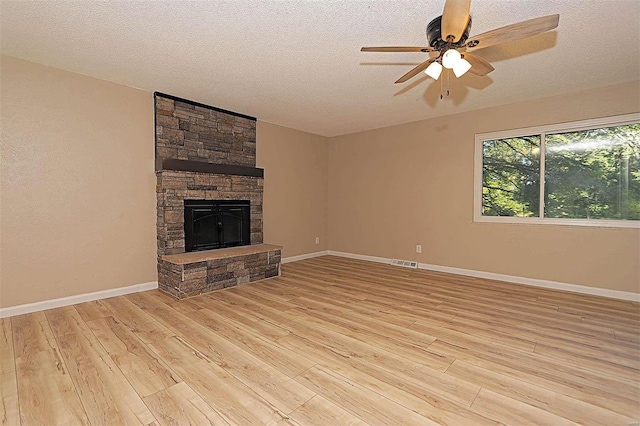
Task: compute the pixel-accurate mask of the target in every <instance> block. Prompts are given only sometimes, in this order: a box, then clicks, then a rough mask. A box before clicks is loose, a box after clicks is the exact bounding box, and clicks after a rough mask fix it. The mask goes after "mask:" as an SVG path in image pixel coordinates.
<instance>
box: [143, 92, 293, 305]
mask: <svg viewBox="0 0 640 426" xmlns="http://www.w3.org/2000/svg"><path fill="white" fill-rule="evenodd" d="M154 97H155V119H156V175H157V180H158V182H157V187H156V194H157V200H158V203H157V213H158V214H157V237H158V253H157V255H158V287H159V288H160V289H161V290H162V291H165V292H167V293H170V294H172V295H174V296H176V297H178V298H183V297H189V296H194V295H196V294H200V293H203V292H207V291H211V290H216V289H220V288H224V287H229V286H232V285H237V284H240V283H244V282H249V281H255V280H258V279H263V278H268V277H271V276H276V275H279V273H280V257H281V247H279V246H270V245H265V244H263V233H262V195H263V183H264V179H263V175H264V172H263V170H262V169H259V168H256V167H255V166H256V119H255V118H252V117H248V116H245V115H242V114H237V113H233V112H230V111H224V110H221V109H218V108H214V107H210V106H207V105H202V104H198V103H195V102H191V101H187V100H185V99H180V98H176V97H173V96H170V95H165V94H161V93H155V94H154ZM196 200H197V201H201V202H205V203H206V202H207V201H212V202H213V201H216V202H219V203H221V204H224V203H225V201H227V202H228V201H231V200H233V201H236V202H238V201H241V202H248V204H249V209H248V210H249V223H248V224H246V225H245V226H246V228H245V232H248V233H249V242H250V246H249V247H237V248H219V249H217V250H212V251H201V252H197V253H186V249H185V247H186V244H185V202H186V204H187V206H188V205H189V204H190V203H192V202H193V201H196ZM187 211H188V209H187ZM190 220H191V219H190Z"/></svg>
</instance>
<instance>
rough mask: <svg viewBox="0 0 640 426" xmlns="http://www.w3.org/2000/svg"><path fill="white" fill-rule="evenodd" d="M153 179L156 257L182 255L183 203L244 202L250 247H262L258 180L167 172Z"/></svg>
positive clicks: (255, 178) (260, 202) (259, 183)
mask: <svg viewBox="0 0 640 426" xmlns="http://www.w3.org/2000/svg"><path fill="white" fill-rule="evenodd" d="M156 175H157V178H158V184H157V186H156V196H157V200H158V207H157V211H158V215H157V222H156V224H157V231H158V232H157V235H158V256H162V255H165V254H178V253H184V252H185V251H184V200H248V201H249V202H250V205H251V208H250V217H251V244H261V243H262V189H263V188H262V185H263V179H262V178H257V177H251V176H233V175H218V174H210V173H195V172H182V171H167V170H165V171H160V172H157V173H156Z"/></svg>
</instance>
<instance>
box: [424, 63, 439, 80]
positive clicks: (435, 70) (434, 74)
mask: <svg viewBox="0 0 640 426" xmlns="http://www.w3.org/2000/svg"><path fill="white" fill-rule="evenodd" d="M441 72H442V65H440V64H439V63H437V62H432V63H431V65H429V66H428V67H427V69H426V70H424V73H425V74H426V75H428V76H429V77H431V78H432V79H434V80H437V79H438V77H440V73H441Z"/></svg>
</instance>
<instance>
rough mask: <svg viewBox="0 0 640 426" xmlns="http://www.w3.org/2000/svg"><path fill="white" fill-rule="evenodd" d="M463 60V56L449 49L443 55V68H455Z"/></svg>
mask: <svg viewBox="0 0 640 426" xmlns="http://www.w3.org/2000/svg"><path fill="white" fill-rule="evenodd" d="M461 59H462V55H460V52H458V51H457V50H455V49H449V50H447V51H446V52H444V55H442V66H443V67H445V68H448V69H452V68H454V67H455V66H456V65H457V64H458V63H459V62H460V60H461Z"/></svg>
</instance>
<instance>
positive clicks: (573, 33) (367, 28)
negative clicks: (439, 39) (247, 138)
mask: <svg viewBox="0 0 640 426" xmlns="http://www.w3.org/2000/svg"><path fill="white" fill-rule="evenodd" d="M443 5H444V0H439V1H410V2H409V1H328V0H321V1H240V0H239V1H194V2H187V1H169V2H166V1H165V2H163V1H99V2H98V1H77V2H76V1H56V2H53V1H51V2H32V1H6V0H1V1H0V19H1V20H0V36H1V38H0V42H1V52H2V54H6V55H10V56H15V57H18V58H22V59H26V60H29V61H33V62H38V63H42V64H45V65H50V66H53V67H57V68H62V69H66V70H69V71H73V72H77V73H80V74H85V75H89V76H92V77H96V78H100V79H104V80H109V81H113V82H117V83H121V84H125V85H127V86H132V87H137V88H141V89H144V90H148V91H161V92H165V93H169V94H172V95H175V96H180V97H183V98H188V99H192V100H195V101H198V102H202V103H205V104H210V105H214V106H217V107H220V108H225V109H229V110H233V111H237V112H240V113H243V114H248V115H252V116H255V117H257V118H258V119H260V120H264V121H268V122H271V123H275V124H280V125H283V126H287V127H291V128H295V129H300V130H304V131H307V132H311V133H316V134H319V135H324V136H335V135H340V134H346V133H352V132H357V131H360V130H366V129H373V128H378V127H385V126H390V125H394V124H400V123H406V122H410V121H416V120H421V119H425V118H431V117H436V116H441V115H446V114H452V113H457V112H462V111H468V110H473V109H479V108H485V107H488V106H494V105H501V104H507V103H512V102H517V101H520V100H526V99H531V98H541V97H546V96H551V95H556V94H560V93H568V92H573V91H578V90H582V89H587V88H590V87H597V86H606V85H610V84H615V83H619V82H624V81H630V80H634V79H638V78H640V1H638V0H573V1H562V0H533V1H515V0H511V1H508V0H475V1H473V2H472V6H471V14H472V17H473V27H472V29H471V34H472V35H474V34H479V33H482V32H484V31H488V30H491V29H493V28H496V27H501V26H504V25H508V24H511V23H515V22H518V21H522V20H527V19H531V18H535V17H538V16H543V15H549V14H554V13H559V14H560V25H559V27H558V29H557V30H555V31H552V32H549V33H546V34H540V35H537V36H534V37H531V38H529V39H524V40H519V41H515V42H510V43H506V44H502V45H500V46H496V47H490V48H487V49H483V50H478V51H477V52H475V53H477V54H478V55H479V56H482V57H484V58H485V59H488V60H490V61H491V63H492V64H493V65H494V67H495V69H496V70H495V71H494V72H493V73H491V74H489V75H488V76H486V77H478V76H474V75H471V74H470V73H467V74H466V75H464V76H463V77H462V78H460V79H458V80H454V81H452V83H451V91H452V95H451V97H450V98H449V99H446V100H445V101H440V100H439V99H438V95H439V92H440V84H439V82H434V81H433V80H431V79H429V78H428V77H427V76H425V75H424V74H420V76H418V77H416V78H414V79H412V80H410V81H409V82H407V83H405V84H402V85H400V84H393V82H394V81H395V80H396V79H398V78H399V77H400V76H401V75H403V74H404V73H405V72H407V71H408V70H409V69H411V68H412V67H413V66H415V65H417V64H418V63H420V62H422V61H424V60H425V59H426V54H423V53H363V52H360V51H359V50H360V47H362V46H379V45H425V43H426V41H425V28H426V24H427V23H428V22H429V21H430V20H431V19H433V18H435V17H436V16H438V15H441V14H442V7H443ZM639 95H640V94H639Z"/></svg>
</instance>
